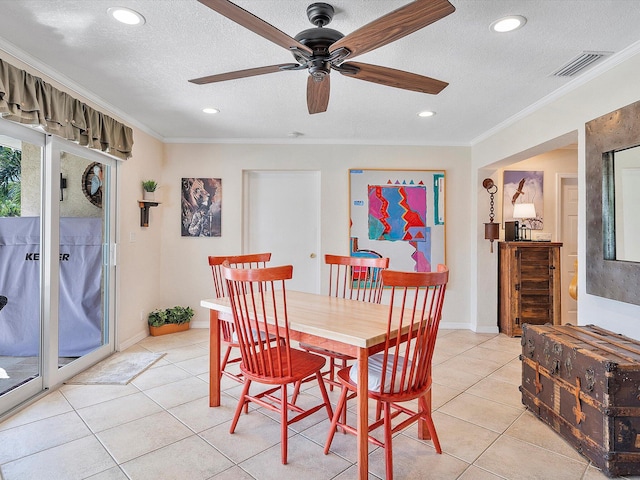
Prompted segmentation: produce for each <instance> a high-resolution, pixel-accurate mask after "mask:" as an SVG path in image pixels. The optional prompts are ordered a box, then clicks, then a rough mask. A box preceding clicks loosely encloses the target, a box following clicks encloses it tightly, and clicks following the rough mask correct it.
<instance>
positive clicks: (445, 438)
mask: <svg viewBox="0 0 640 480" xmlns="http://www.w3.org/2000/svg"><path fill="white" fill-rule="evenodd" d="M432 418H433V423H434V425H435V427H436V432H437V433H438V439H439V440H440V447H441V448H442V451H443V452H445V453H448V454H449V455H452V456H454V457H457V458H459V459H460V460H463V461H465V462H467V463H473V462H474V461H475V460H476V458H478V457H479V456H480V455H481V454H482V452H484V451H485V450H486V449H487V448H488V447H489V446H490V445H491V444H492V443H493V442H494V441H495V440H496V439H497V438H498V437H499V436H500V435H499V434H498V433H496V432H494V431H492V430H489V429H486V428H483V427H479V426H478V425H474V424H473V423H469V422H465V421H464V420H460V419H459V418H456V417H452V416H451V415H445V414H444V413H440V412H434V413H433V414H432ZM403 434H404V435H408V436H411V437H413V438H414V439H417V434H418V427H417V426H416V425H414V426H412V427H411V428H409V429H407V430H405V431H404V432H403ZM425 442H426V443H428V444H431V441H430V440H425Z"/></svg>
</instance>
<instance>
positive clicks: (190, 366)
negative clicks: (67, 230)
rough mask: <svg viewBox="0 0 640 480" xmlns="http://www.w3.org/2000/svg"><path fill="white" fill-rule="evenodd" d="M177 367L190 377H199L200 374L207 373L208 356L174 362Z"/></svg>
mask: <svg viewBox="0 0 640 480" xmlns="http://www.w3.org/2000/svg"><path fill="white" fill-rule="evenodd" d="M175 365H176V366H177V367H180V368H182V369H184V370H186V371H187V372H189V373H190V374H191V375H200V374H202V373H208V372H209V355H207V354H206V352H205V355H200V356H197V357H194V358H189V359H187V360H182V361H180V362H176V364H175Z"/></svg>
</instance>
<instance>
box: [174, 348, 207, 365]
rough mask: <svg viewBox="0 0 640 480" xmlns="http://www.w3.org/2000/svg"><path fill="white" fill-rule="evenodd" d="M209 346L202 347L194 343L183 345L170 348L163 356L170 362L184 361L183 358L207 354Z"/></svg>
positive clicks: (189, 358)
mask: <svg viewBox="0 0 640 480" xmlns="http://www.w3.org/2000/svg"><path fill="white" fill-rule="evenodd" d="M208 354H209V348H208V346H207V348H206V349H205V348H202V347H198V346H194V345H185V346H182V347H178V348H172V349H171V350H167V352H166V355H165V356H164V358H165V359H166V360H167V361H168V362H170V363H179V362H184V361H185V360H191V359H192V358H196V357H200V356H202V355H208Z"/></svg>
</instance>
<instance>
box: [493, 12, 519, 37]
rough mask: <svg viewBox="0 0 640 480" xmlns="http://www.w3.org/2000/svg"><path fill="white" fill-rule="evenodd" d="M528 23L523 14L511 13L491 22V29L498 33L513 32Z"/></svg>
mask: <svg viewBox="0 0 640 480" xmlns="http://www.w3.org/2000/svg"><path fill="white" fill-rule="evenodd" d="M525 23H527V19H526V18H524V17H523V16H522V15H509V16H508V17H502V18H500V19H498V20H496V21H495V22H493V23H492V24H491V30H493V31H494V32H498V33H505V32H513V31H514V30H517V29H518V28H520V27H523V26H524V24H525Z"/></svg>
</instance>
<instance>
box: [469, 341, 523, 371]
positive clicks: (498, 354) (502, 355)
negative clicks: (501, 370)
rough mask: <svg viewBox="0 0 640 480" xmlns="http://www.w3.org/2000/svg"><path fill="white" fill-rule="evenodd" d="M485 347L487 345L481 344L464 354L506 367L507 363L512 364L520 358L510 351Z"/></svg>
mask: <svg viewBox="0 0 640 480" xmlns="http://www.w3.org/2000/svg"><path fill="white" fill-rule="evenodd" d="M484 345H485V344H484V343H481V344H480V345H478V346H476V347H473V348H470V349H469V350H467V351H466V352H465V353H464V356H465V357H471V358H480V359H488V360H491V361H492V362H496V363H498V364H500V365H501V366H502V365H504V364H505V363H508V362H510V361H511V360H513V359H515V358H518V355H519V354H518V353H514V352H513V351H510V349H507V350H496V349H491V348H487V347H485V346H484Z"/></svg>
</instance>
